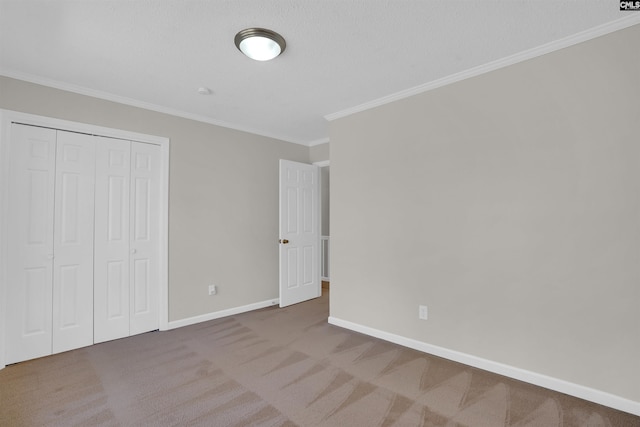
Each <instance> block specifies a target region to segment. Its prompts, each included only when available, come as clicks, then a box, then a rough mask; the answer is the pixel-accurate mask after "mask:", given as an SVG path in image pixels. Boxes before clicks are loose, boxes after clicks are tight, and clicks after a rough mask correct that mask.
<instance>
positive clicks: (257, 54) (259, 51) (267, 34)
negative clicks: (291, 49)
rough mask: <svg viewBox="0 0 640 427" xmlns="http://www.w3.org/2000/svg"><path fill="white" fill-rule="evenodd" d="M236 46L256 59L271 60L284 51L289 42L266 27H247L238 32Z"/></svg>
mask: <svg viewBox="0 0 640 427" xmlns="http://www.w3.org/2000/svg"><path fill="white" fill-rule="evenodd" d="M235 42H236V46H237V47H238V49H240V52H242V53H244V54H245V55H247V56H248V57H249V58H251V59H255V60H256V61H269V60H271V59H273V58H275V57H276V56H278V55H280V54H281V53H282V52H284V49H285V47H287V43H286V42H285V41H284V38H283V37H282V36H281V35H280V34H278V33H276V32H275V31H271V30H267V29H264V28H247V29H245V30H242V31H240V32H239V33H238V34H236V38H235Z"/></svg>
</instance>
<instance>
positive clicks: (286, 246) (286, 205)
mask: <svg viewBox="0 0 640 427" xmlns="http://www.w3.org/2000/svg"><path fill="white" fill-rule="evenodd" d="M319 202H320V180H319V173H318V167H317V166H314V165H308V164H305V163H297V162H292V161H289V160H280V307H286V306H288V305H291V304H296V303H299V302H302V301H306V300H309V299H312V298H317V297H319V296H320V295H321V292H322V290H321V283H320V268H319V267H320V252H319V247H320V221H319V220H320V203H319Z"/></svg>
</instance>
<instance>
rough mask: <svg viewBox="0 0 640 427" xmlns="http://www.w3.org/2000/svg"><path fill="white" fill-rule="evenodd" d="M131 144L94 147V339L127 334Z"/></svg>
mask: <svg viewBox="0 0 640 427" xmlns="http://www.w3.org/2000/svg"><path fill="white" fill-rule="evenodd" d="M130 147H131V143H130V142H129V141H123V140H119V139H111V138H99V141H98V145H97V146H96V214H95V218H96V228H95V312H94V321H95V325H94V342H96V343H99V342H103V341H109V340H113V339H117V338H122V337H127V336H129V317H130V316H129V313H130V310H129V300H130V296H129V271H130V268H129V262H130V261H129V234H130V232H129V229H130V227H129V219H130V218H129V217H130V214H129V210H130V209H129V207H130V200H129V199H130V191H129V188H130V185H131V183H130V182H131V181H130V174H131V166H130V156H131V152H130V151H131V148H130Z"/></svg>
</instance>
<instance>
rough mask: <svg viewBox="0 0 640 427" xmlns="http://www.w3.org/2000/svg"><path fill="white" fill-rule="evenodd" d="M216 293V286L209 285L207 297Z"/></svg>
mask: <svg viewBox="0 0 640 427" xmlns="http://www.w3.org/2000/svg"><path fill="white" fill-rule="evenodd" d="M217 293H218V288H216V285H209V295H215V294H217Z"/></svg>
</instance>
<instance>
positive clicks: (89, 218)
mask: <svg viewBox="0 0 640 427" xmlns="http://www.w3.org/2000/svg"><path fill="white" fill-rule="evenodd" d="M94 180H95V137H93V136H91V135H85V134H81V133H73V132H64V131H57V146H56V184H55V187H56V188H55V203H54V205H55V212H54V230H55V231H54V245H53V253H54V259H53V316H52V321H53V325H52V326H53V347H52V351H53V353H60V352H63V351H67V350H71V349H74V348H79V347H85V346H88V345H91V344H93V214H94Z"/></svg>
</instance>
